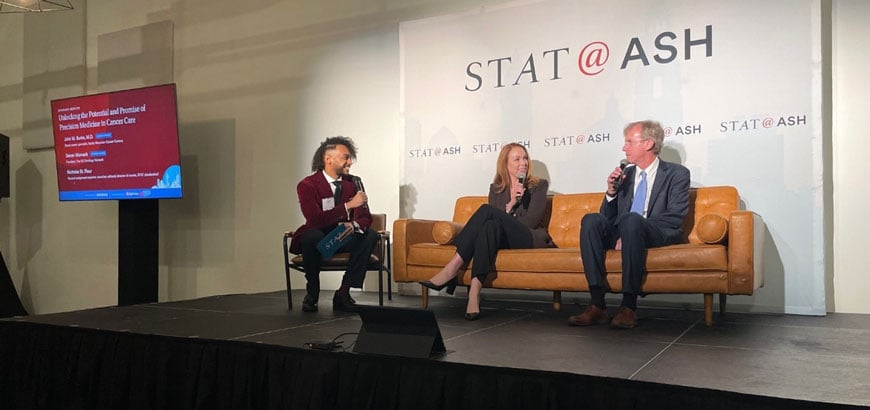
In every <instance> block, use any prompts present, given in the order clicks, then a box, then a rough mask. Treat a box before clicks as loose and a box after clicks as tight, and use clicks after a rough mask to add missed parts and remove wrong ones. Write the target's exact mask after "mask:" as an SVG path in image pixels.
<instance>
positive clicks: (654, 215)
mask: <svg viewBox="0 0 870 410" xmlns="http://www.w3.org/2000/svg"><path fill="white" fill-rule="evenodd" d="M636 172H637V167H629V168H626V169H625V183H623V184H622V186H620V187H619V191H617V193H616V198H614V199H613V200H612V201H610V202H608V201H607V198H604V202H603V203H602V204H601V213H602V214H604V216H605V217H606V218H607V219H608V220H609V221H610V222H611V223H613V224H614V225H616V226H619V219H620V218H621V217H622V216H623V215H625V214H628V213H629V212H631V201H632V199H634V179H635V178H634V175H635V173H636ZM690 179H691V174H690V173H689V169H688V168H686V167H684V166H682V165H680V164H675V163H672V162H666V161H664V160H661V159H659V169H658V171H657V174H656V180H655V183H654V184H653V187H652V191H650V199H649V208H648V209H647V216H646V220H647V221H649V223H650V224H652V225H653V226H655V227H656V228H658V229H659V230H661V231H662V233H663V234H664V236H665V240H666V242H667V243H669V244H673V243H683V242H685V241H686V238H685V236H684V235H683V221H684V220H685V219H686V214H688V212H689V183H690Z"/></svg>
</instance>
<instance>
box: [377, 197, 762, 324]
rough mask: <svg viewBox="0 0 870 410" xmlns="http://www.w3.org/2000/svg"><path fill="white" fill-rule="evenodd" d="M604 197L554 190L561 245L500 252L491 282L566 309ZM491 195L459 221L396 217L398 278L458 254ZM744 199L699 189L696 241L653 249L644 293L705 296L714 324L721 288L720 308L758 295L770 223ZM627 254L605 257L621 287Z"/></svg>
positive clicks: (465, 203)
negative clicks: (537, 294)
mask: <svg viewBox="0 0 870 410" xmlns="http://www.w3.org/2000/svg"><path fill="white" fill-rule="evenodd" d="M603 195H604V194H603V193H583V194H556V195H551V196H550V197H549V198H548V208H549V209H548V218H549V219H548V227H549V232H550V236H551V237H552V238H553V241H554V242H555V244H556V245H557V246H558V248H548V249H510V250H508V249H503V250H500V251H499V253H498V257H497V259H496V264H495V266H496V272H494V273H493V274H491V275H489V276H488V278H487V281H486V282H487V283H486V284H485V286H487V287H492V288H499V289H524V290H545V291H552V292H553V307H554V309H556V310H559V309H560V308H561V292H563V291H568V292H584V291H588V284H587V283H586V277H585V275H584V274H583V263H582V261H581V259H580V249H579V246H580V245H579V243H580V238H579V235H580V220H581V218H582V217H583V215H585V214H586V213H589V212H598V210H599V207H600V205H601V201H602V200H603ZM486 201H487V198H486V197H485V196H468V197H462V198H459V199H457V200H456V206H455V208H454V211H453V220H452V221H432V220H421V219H398V220H396V221H395V223H394V224H393V228H394V229H393V232H394V234H395V237H394V238H395V242H394V250H395V258H394V262H395V266H394V275H395V279H396V281H397V282H419V281H425V280H427V279H429V278H430V277H432V276H433V275H435V273H437V272H438V271H439V270H440V269H441V268H442V267H443V266H444V265H445V264H446V263H447V261H448V260H449V259H450V257H451V256H452V255H453V254H454V253H455V247H453V246H452V245H449V241H450V240H451V239H452V238H453V236H454V235H455V234H456V233H457V232H458V231H459V230H460V229H461V228H462V226H463V224H464V223H465V222H466V221H468V218H470V217H471V215H472V214H473V213H474V211H476V210H477V208H478V207H480V205H481V204H484V203H486ZM738 204H739V197H738V195H737V190H736V189H735V188H733V187H728V186H722V187H703V188H692V189H691V191H690V194H689V214H688V216H687V217H686V221H685V224H684V225H683V232H685V233H686V235H687V240H688V243H686V244H679V245H671V246H665V247H661V248H654V249H650V250H649V253H648V255H647V276H646V279H645V281H644V285H643V290H644V292H646V293H701V294H703V295H704V319H705V322H706V323H707V325H708V326H710V325H712V323H713V294H715V293H718V294H719V308H720V313H722V314H724V313H725V300H726V295H751V294H752V293H753V292H754V291H755V290H756V289H758V288H759V287H761V286H762V285H763V275H762V260H761V256H762V243H763V240H764V224H763V222H762V219H761V217H760V216H759V215H758V214H755V213H754V212H752V211H746V210H739V209H738ZM620 258H621V255H620V252H619V251H616V250H610V251H608V252H607V257H606V260H605V265H606V269H607V272H608V275H607V281H608V283H609V284H610V287H611V290H612V291H614V292H619V290H620V287H621V274H622V272H621V271H622V264H621V260H620ZM472 263H473V262H472ZM468 268H469V269H467V270H466V271H465V273H464V275H461V276H460V284H461V285H466V286H467V285H468V284H469V281H470V280H471V270H470V265H469V267H468ZM428 302H429V293H428V292H427V289H425V288H423V296H422V305H423V307H424V308H425V307H427V306H428Z"/></svg>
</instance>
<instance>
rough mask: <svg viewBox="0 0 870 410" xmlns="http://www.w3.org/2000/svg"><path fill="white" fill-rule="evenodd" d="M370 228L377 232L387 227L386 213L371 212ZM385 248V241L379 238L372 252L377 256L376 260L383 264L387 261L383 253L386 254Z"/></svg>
mask: <svg viewBox="0 0 870 410" xmlns="http://www.w3.org/2000/svg"><path fill="white" fill-rule="evenodd" d="M371 228H372V229H373V230H375V231H376V232H379V233H380V232H382V231H384V230H386V228H387V214H372V226H371ZM386 250H387V244H386V241H382V240H381V241H378V243H376V244H375V249H374V252H373V253H374V254H375V256H377V257H378V260H379V261H381V263H384V264H386V263H387V261H386V259H384V258H385V256H384V255H385V254H386Z"/></svg>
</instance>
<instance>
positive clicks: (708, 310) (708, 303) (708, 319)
mask: <svg viewBox="0 0 870 410" xmlns="http://www.w3.org/2000/svg"><path fill="white" fill-rule="evenodd" d="M704 323H706V324H707V326H713V294H712V293H705V294H704Z"/></svg>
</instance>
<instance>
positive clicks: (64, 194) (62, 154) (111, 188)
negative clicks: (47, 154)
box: [51, 84, 182, 201]
mask: <svg viewBox="0 0 870 410" xmlns="http://www.w3.org/2000/svg"><path fill="white" fill-rule="evenodd" d="M51 118H52V126H53V129H54V152H55V155H56V162H57V187H58V192H59V198H60V200H61V201H93V200H121V199H160V198H181V196H182V189H181V161H180V159H179V146H178V110H177V106H176V96H175V84H165V85H159V86H153V87H145V88H137V89H133V90H123V91H115V92H110V93H103V94H94V95H86V96H81V97H72V98H64V99H58V100H53V101H52V102H51Z"/></svg>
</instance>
